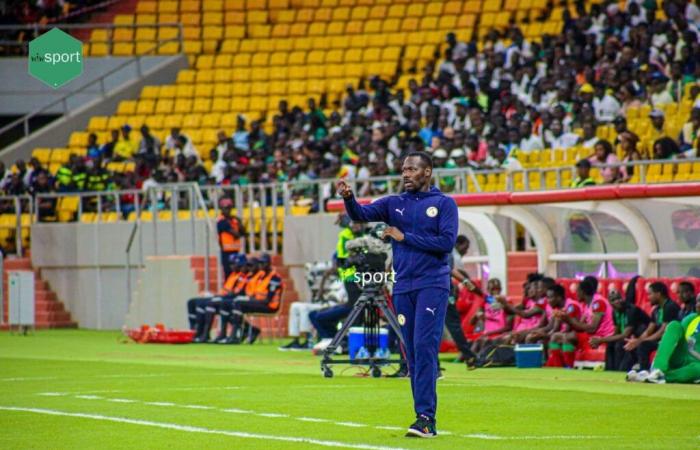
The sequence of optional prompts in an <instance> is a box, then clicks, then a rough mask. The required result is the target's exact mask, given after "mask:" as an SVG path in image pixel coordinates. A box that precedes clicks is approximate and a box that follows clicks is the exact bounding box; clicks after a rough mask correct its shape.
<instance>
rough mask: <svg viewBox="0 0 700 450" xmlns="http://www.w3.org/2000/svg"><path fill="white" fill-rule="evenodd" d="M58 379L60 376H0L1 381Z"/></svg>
mask: <svg viewBox="0 0 700 450" xmlns="http://www.w3.org/2000/svg"><path fill="white" fill-rule="evenodd" d="M46 380H58V377H15V378H0V381H46Z"/></svg>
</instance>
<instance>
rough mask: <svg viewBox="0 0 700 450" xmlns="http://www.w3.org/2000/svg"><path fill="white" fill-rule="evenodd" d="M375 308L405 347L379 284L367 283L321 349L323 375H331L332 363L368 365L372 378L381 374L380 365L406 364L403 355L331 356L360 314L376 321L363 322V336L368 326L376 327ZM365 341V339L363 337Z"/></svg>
mask: <svg viewBox="0 0 700 450" xmlns="http://www.w3.org/2000/svg"><path fill="white" fill-rule="evenodd" d="M377 308H378V309H379V310H380V311H381V312H382V314H384V318H385V319H386V320H387V321H388V322H389V326H390V327H391V329H392V330H393V331H394V333H396V335H397V336H398V338H399V341H400V342H401V345H403V346H404V347H405V345H406V344H405V342H404V340H403V335H402V334H401V325H399V321H398V319H397V318H396V315H395V314H394V311H392V310H391V308H389V304H388V303H387V300H386V298H385V297H384V295H383V294H382V292H381V286H380V285H376V284H372V285H369V286H368V287H367V288H365V290H363V292H362V294H361V295H360V298H359V299H357V303H355V306H353V308H352V310H351V311H350V314H349V315H348V317H347V318H346V319H345V322H343V326H342V327H341V328H340V330H338V332H337V333H336V335H335V337H334V338H333V341H331V343H330V344H329V345H328V347H326V349H325V350H324V351H323V359H322V360H321V371H322V372H323V376H324V377H326V378H332V377H333V369H331V368H330V367H329V366H330V365H333V364H353V365H368V366H369V367H370V373H371V374H372V377H374V378H379V377H380V376H381V375H382V371H381V366H383V365H387V364H401V365H405V364H406V360H405V359H404V358H403V357H401V358H400V359H391V358H375V357H372V356H370V357H369V358H355V359H354V360H351V359H349V358H348V359H333V358H332V356H333V354H334V353H335V351H336V349H337V348H338V345H339V344H340V341H342V340H343V338H345V337H346V336H347V335H348V333H349V332H350V327H351V326H352V325H353V324H354V323H355V321H356V320H357V318H358V317H360V315H361V314H364V316H365V317H370V318H374V321H376V323H365V324H364V326H365V337H366V336H367V335H368V332H367V330H368V328H375V329H376V328H378V325H379V323H378V320H379V319H378V317H376V310H377ZM365 342H367V339H365Z"/></svg>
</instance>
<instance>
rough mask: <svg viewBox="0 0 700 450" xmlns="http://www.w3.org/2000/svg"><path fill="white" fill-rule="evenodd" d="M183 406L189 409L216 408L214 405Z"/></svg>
mask: <svg viewBox="0 0 700 450" xmlns="http://www.w3.org/2000/svg"><path fill="white" fill-rule="evenodd" d="M182 407H183V408H187V409H214V407H213V406H204V405H183V406H182Z"/></svg>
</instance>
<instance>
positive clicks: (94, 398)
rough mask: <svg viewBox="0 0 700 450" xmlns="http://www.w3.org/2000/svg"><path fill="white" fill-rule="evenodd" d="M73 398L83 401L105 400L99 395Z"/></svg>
mask: <svg viewBox="0 0 700 450" xmlns="http://www.w3.org/2000/svg"><path fill="white" fill-rule="evenodd" d="M75 398H82V399H83V400H106V399H105V398H104V397H100V396H99V395H76V396H75Z"/></svg>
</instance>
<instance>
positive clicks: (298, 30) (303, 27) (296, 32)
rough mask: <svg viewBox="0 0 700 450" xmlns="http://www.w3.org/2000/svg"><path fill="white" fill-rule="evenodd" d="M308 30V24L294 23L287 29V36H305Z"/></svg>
mask: <svg viewBox="0 0 700 450" xmlns="http://www.w3.org/2000/svg"><path fill="white" fill-rule="evenodd" d="M307 29H308V24H306V23H295V24H293V25H292V26H291V28H290V29H289V36H292V37H293V36H306V31H307Z"/></svg>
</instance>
